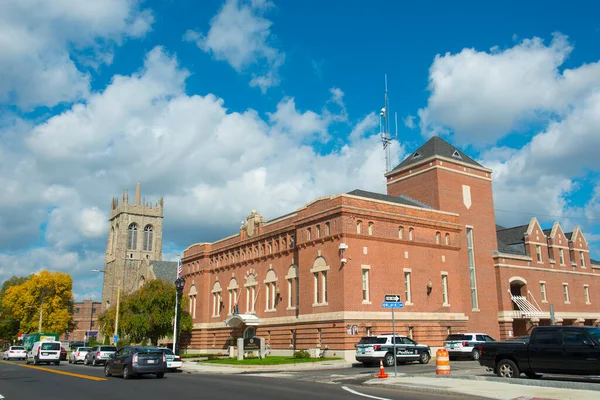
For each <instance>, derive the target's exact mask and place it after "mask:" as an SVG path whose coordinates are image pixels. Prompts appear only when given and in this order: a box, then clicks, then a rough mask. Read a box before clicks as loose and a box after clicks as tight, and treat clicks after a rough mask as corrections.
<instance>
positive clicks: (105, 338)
mask: <svg viewBox="0 0 600 400" xmlns="http://www.w3.org/2000/svg"><path fill="white" fill-rule="evenodd" d="M104 344H105V345H108V344H110V339H109V338H108V335H106V336H104Z"/></svg>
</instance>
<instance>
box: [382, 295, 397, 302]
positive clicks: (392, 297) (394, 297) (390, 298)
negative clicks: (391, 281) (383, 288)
mask: <svg viewBox="0 0 600 400" xmlns="http://www.w3.org/2000/svg"><path fill="white" fill-rule="evenodd" d="M383 301H400V295H399V294H386V295H385V296H383Z"/></svg>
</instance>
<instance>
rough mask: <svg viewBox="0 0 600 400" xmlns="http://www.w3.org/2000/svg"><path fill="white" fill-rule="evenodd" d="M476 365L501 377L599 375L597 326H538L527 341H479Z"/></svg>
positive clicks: (599, 329) (599, 348) (599, 350)
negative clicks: (480, 342) (522, 374)
mask: <svg viewBox="0 0 600 400" xmlns="http://www.w3.org/2000/svg"><path fill="white" fill-rule="evenodd" d="M479 364H480V365H482V366H484V367H487V368H488V370H492V371H494V373H496V374H497V375H498V376H499V377H502V378H518V377H519V375H521V373H524V374H525V376H527V377H528V378H539V377H540V376H541V375H540V374H544V373H546V374H566V375H600V327H591V326H538V327H535V328H533V330H532V331H531V335H530V336H529V340H522V341H520V340H510V341H504V342H491V343H487V342H486V343H483V344H481V345H480V346H479Z"/></svg>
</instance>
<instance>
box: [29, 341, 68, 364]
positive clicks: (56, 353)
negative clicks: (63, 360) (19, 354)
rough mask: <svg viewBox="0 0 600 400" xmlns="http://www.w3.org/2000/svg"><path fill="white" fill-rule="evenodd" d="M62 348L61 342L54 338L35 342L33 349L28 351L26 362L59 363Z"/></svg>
mask: <svg viewBox="0 0 600 400" xmlns="http://www.w3.org/2000/svg"><path fill="white" fill-rule="evenodd" d="M60 348H61V343H60V342H58V341H56V340H53V339H50V340H43V341H40V342H35V343H34V344H33V347H32V348H31V350H29V352H28V353H27V359H26V360H25V363H27V364H31V363H33V365H38V364H40V363H46V364H50V363H54V365H59V364H60Z"/></svg>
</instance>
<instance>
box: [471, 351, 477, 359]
mask: <svg viewBox="0 0 600 400" xmlns="http://www.w3.org/2000/svg"><path fill="white" fill-rule="evenodd" d="M471 359H472V360H473V361H479V350H477V349H473V351H472V352H471Z"/></svg>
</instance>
